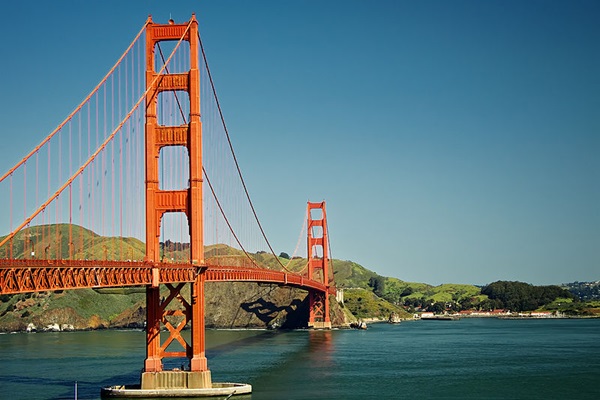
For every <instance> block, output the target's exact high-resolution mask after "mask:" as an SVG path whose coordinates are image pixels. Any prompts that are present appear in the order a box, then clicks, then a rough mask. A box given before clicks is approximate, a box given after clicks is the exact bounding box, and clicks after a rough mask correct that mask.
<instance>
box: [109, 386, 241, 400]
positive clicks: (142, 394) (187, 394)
mask: <svg viewBox="0 0 600 400" xmlns="http://www.w3.org/2000/svg"><path fill="white" fill-rule="evenodd" d="M251 393H252V386H251V385H248V384H245V383H213V386H212V388H204V389H146V390H143V389H140V387H139V385H138V386H130V387H127V386H110V387H105V388H102V390H101V391H100V396H101V398H103V399H148V398H153V399H155V398H170V399H173V398H186V399H189V398H199V397H218V398H220V399H223V398H229V397H231V396H236V398H239V399H240V400H242V399H244V400H246V399H247V400H251V398H252V397H251V395H250V394H251Z"/></svg>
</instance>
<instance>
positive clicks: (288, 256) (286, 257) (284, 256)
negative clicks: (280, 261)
mask: <svg viewBox="0 0 600 400" xmlns="http://www.w3.org/2000/svg"><path fill="white" fill-rule="evenodd" d="M279 257H281V258H285V259H286V260H289V259H290V255H289V254H288V253H286V252H284V251H282V252H281V253H279Z"/></svg>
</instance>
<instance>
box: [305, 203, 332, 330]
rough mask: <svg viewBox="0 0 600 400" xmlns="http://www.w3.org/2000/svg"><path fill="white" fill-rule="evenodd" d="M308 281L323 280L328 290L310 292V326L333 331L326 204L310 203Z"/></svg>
mask: <svg viewBox="0 0 600 400" xmlns="http://www.w3.org/2000/svg"><path fill="white" fill-rule="evenodd" d="M308 279H310V280H321V281H322V282H323V283H324V284H325V286H326V288H327V290H326V291H325V292H319V291H315V290H310V291H309V292H308V296H309V297H308V299H309V307H310V317H309V320H308V326H309V327H312V328H317V329H331V320H330V319H329V239H328V237H327V215H326V213H325V202H324V201H323V202H321V203H311V202H308Z"/></svg>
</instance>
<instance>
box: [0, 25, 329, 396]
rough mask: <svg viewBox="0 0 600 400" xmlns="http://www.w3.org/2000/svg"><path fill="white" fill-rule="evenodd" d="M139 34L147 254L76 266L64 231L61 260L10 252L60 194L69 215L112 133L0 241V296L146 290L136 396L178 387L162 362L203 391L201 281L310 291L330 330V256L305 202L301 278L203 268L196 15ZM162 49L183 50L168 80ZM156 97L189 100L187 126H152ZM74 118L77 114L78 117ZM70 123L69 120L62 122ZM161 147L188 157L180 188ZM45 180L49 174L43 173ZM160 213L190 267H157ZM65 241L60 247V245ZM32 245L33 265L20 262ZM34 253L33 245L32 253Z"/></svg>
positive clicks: (219, 265)
mask: <svg viewBox="0 0 600 400" xmlns="http://www.w3.org/2000/svg"><path fill="white" fill-rule="evenodd" d="M144 30H145V32H146V47H145V51H146V59H145V64H146V70H145V76H146V80H145V82H146V84H145V85H146V92H145V95H144V96H145V97H143V98H142V99H143V100H145V116H146V117H145V118H146V119H145V135H144V141H145V203H146V204H145V205H146V209H145V210H146V211H145V219H146V253H145V257H144V261H131V260H127V261H123V260H120V261H115V260H113V261H110V260H108V259H107V257H106V252H107V248H106V247H105V249H104V253H105V257H104V260H103V261H101V260H87V259H82V258H81V257H79V259H74V257H73V244H74V243H73V241H74V239H73V236H72V232H71V229H72V225H71V224H69V228H68V234H65V236H68V246H69V259H39V257H38V258H35V259H34V251H33V250H34V248H33V244H26V245H25V246H26V247H27V251H25V252H24V253H23V254H24V255H22V256H21V258H19V259H14V258H13V248H12V246H13V238H15V235H16V233H17V232H19V230H21V229H22V228H23V227H29V225H30V222H31V221H32V220H33V217H34V216H35V215H37V214H40V213H42V214H43V213H44V212H45V210H47V209H48V205H49V204H50V203H51V202H52V201H53V200H54V199H55V198H57V196H59V194H60V193H62V192H63V191H65V192H66V193H69V211H70V212H72V207H71V206H70V204H71V200H72V197H71V196H70V194H71V189H72V182H73V180H74V179H75V178H76V177H77V176H78V175H79V174H80V173H81V172H82V171H83V170H84V169H85V168H86V167H87V166H88V165H89V164H90V163H91V162H92V161H93V159H94V157H96V155H97V154H98V153H99V152H100V151H101V150H102V148H104V147H105V146H106V145H107V144H108V143H109V141H110V140H112V137H114V135H115V132H116V131H117V130H115V131H114V132H113V133H112V134H111V135H110V136H109V137H108V138H107V139H106V140H105V142H103V144H102V145H101V146H100V148H98V150H96V152H94V153H93V154H92V155H91V157H90V158H89V160H88V161H86V162H84V163H83V165H82V166H81V167H80V169H79V170H78V171H77V172H76V173H75V174H74V175H73V176H72V177H71V178H70V179H69V180H68V181H67V182H65V183H64V184H63V185H62V186H61V188H60V189H59V190H58V191H56V193H55V194H54V195H53V196H51V197H50V198H49V199H48V200H47V201H46V202H45V203H43V204H42V206H40V207H39V208H38V209H37V211H35V212H34V214H32V215H31V216H30V217H28V218H25V221H24V222H23V224H21V225H20V227H19V228H17V229H15V230H14V231H13V232H11V233H10V234H9V235H8V236H6V237H4V238H0V239H1V240H0V250H2V251H3V253H2V254H4V256H3V257H7V258H4V259H0V295H4V294H17V293H27V292H40V291H52V290H69V289H80V288H103V287H127V286H145V287H146V303H147V304H146V305H147V310H146V311H147V316H146V318H147V319H146V323H147V334H146V348H147V354H146V359H145V362H144V370H143V373H142V388H147V389H154V388H159V387H173V386H177V387H179V386H181V382H176V383H175V384H174V385H172V384H171V383H170V380H171V378H172V377H173V376H174V375H170V372H171V371H165V370H164V364H163V359H169V358H187V359H188V360H189V371H186V374H185V376H186V382H184V383H183V386H184V387H188V388H202V387H210V386H211V385H212V382H211V375H210V371H209V369H208V364H207V360H206V355H205V343H204V339H205V338H204V330H205V329H204V328H205V326H204V284H205V282H217V281H219V282H225V281H229V282H262V283H272V284H278V285H286V286H292V287H297V288H300V289H304V290H308V291H309V301H310V317H309V326H311V327H314V328H330V327H331V321H330V319H329V295H334V294H335V292H336V290H335V286H334V284H333V279H332V277H331V279H330V273H331V270H330V258H329V257H330V253H329V240H328V232H327V219H326V213H325V202H321V203H310V202H309V203H308V258H309V261H308V266H307V276H304V275H302V274H300V273H292V272H290V271H288V270H286V269H285V267H282V268H284V270H280V271H278V270H272V269H267V268H261V267H259V266H258V265H257V264H256V262H255V261H254V260H252V259H251V258H250V256H249V255H248V253H246V256H247V259H245V261H243V260H238V262H233V261H232V260H231V259H229V258H221V259H218V257H213V258H209V259H205V258H204V257H205V256H204V232H203V224H204V216H203V193H202V186H203V162H202V161H203V160H202V123H201V121H200V70H199V65H198V64H199V61H198V60H199V52H200V51H201V48H200V43H199V35H198V22H197V21H196V18H195V16H192V18H191V20H190V21H189V22H188V23H185V24H175V23H173V22H172V21H170V23H169V24H162V25H161V24H155V23H154V22H153V21H152V19H151V18H150V17H149V18H148V21H147V22H146V25H145V28H144ZM140 33H141V32H140ZM139 35H140V34H138V37H139ZM136 40H137V38H136ZM162 41H177V43H178V44H177V46H179V45H180V44H181V43H182V42H185V43H187V45H189V58H190V60H189V70H187V71H185V72H177V73H169V70H168V69H167V68H166V65H167V64H168V62H164V66H163V67H162V68H161V69H160V70H159V71H157V70H156V57H155V48H156V47H157V44H158V43H159V42H162ZM130 48H131V46H130ZM106 79H107V78H105V79H104V80H103V82H105V81H106ZM99 86H100V85H99ZM97 90H98V87H97V88H96V89H94V92H95V91H97ZM163 92H166V93H170V92H178V93H185V94H187V96H188V97H189V119H188V120H186V123H185V124H182V125H177V126H166V125H161V124H160V123H159V121H158V118H157V115H158V113H159V111H160V110H159V106H158V104H159V102H158V101H157V98H158V96H159V94H160V93H163ZM88 98H89V96H88ZM142 99H140V100H139V101H138V103H137V104H136V105H135V106H134V109H135V107H137V105H139V104H140V102H143V100H142ZM86 101H87V100H86ZM84 103H85V102H84ZM80 109H81V106H80V107H78V109H77V110H80ZM133 111H134V110H131V111H130V112H129V113H128V114H127V116H126V117H125V118H124V119H123V121H122V122H121V123H120V124H119V128H120V127H121V126H122V125H123V124H124V123H125V121H127V119H128V118H129V116H130V115H131V114H132V112H133ZM88 113H89V109H88ZM96 113H97V111H96ZM73 115H74V114H71V115H70V116H69V117H68V118H67V120H69V119H70V118H71V117H72V116H73ZM88 124H89V122H88ZM63 125H64V123H63V124H61V126H63ZM59 128H60V127H59ZM55 133H56V131H54V132H53V133H52V134H51V135H50V136H49V137H48V138H47V139H46V140H45V141H44V142H42V145H43V144H44V143H45V142H46V141H48V140H49V138H51V137H52V136H53V135H54V134H55ZM40 146H41V145H40ZM40 146H38V147H37V148H36V149H35V151H33V152H31V153H30V154H29V155H28V156H26V157H25V158H24V159H23V160H22V161H21V162H20V163H19V164H17V165H16V166H15V167H14V168H12V169H11V170H10V171H9V173H7V174H5V175H3V176H2V177H0V182H2V181H3V180H5V179H8V178H9V177H10V179H12V174H13V172H14V171H15V170H16V169H17V168H18V167H19V166H21V165H25V164H26V162H27V161H28V160H29V159H30V158H31V157H32V156H35V155H36V154H38V150H39V147H40ZM168 146H181V147H185V149H186V150H187V154H188V155H189V164H188V165H189V184H188V187H186V188H183V189H176V190H163V189H161V185H160V183H161V182H160V179H159V178H160V174H159V159H160V157H161V149H163V148H165V147H168ZM49 165H50V164H49ZM48 171H50V168H49V169H48ZM48 173H50V172H48ZM11 190H12V189H11ZM36 193H37V190H36ZM213 194H214V192H213ZM11 196H12V192H11ZM36 197H37V194H36ZM215 197H216V195H215ZM166 213H183V214H185V216H186V217H187V224H188V230H189V239H190V249H189V251H190V259H189V260H188V261H186V262H182V263H164V262H163V260H162V259H161V256H160V251H161V247H160V246H161V244H160V242H159V237H160V230H161V223H162V221H163V218H164V216H165V214H166ZM315 214H318V215H315ZM70 218H71V217H69V219H70ZM11 219H12V214H11ZM11 225H12V223H11ZM41 232H43V230H41ZM53 236H55V239H56V243H53V242H51V239H50V235H47V236H46V241H45V242H44V241H42V244H40V245H41V246H46V247H45V249H46V251H48V250H49V249H51V248H52V249H53V248H56V253H55V254H56V255H55V257H56V258H60V255H59V254H60V252H59V248H60V246H59V243H60V239H61V238H60V236H61V235H60V234H59V233H58V232H57V233H56V235H53ZM63 239H65V240H66V238H63ZM27 240H31V239H26V240H25V243H29V242H27ZM52 240H53V239H52ZM30 245H31V258H29V256H28V255H27V252H28V250H29V246H30ZM40 245H38V252H39V246H40ZM3 246H4V249H3ZM7 249H8V251H7ZM46 251H44V253H45V252H46ZM244 252H245V251H244ZM45 258H52V257H45ZM232 264H235V265H232ZM161 288H162V291H161ZM171 303H173V304H171ZM177 303H178V304H177ZM186 326H189V327H191V331H192V332H191V339H190V341H189V342H188V341H186V340H185V339H184V337H183V336H182V335H181V331H182V329H183V328H184V327H186ZM161 332H162V337H161ZM177 346H180V347H181V350H180V351H176V350H173V347H177ZM177 376H181V373H178V374H177Z"/></svg>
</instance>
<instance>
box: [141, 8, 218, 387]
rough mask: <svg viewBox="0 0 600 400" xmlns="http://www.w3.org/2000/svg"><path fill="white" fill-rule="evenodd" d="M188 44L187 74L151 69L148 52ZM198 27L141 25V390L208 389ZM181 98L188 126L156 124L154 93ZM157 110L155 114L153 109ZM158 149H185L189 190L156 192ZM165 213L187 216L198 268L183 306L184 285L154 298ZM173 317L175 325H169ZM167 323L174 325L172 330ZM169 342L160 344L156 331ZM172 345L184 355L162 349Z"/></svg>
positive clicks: (195, 24)
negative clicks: (177, 362)
mask: <svg viewBox="0 0 600 400" xmlns="http://www.w3.org/2000/svg"><path fill="white" fill-rule="evenodd" d="M181 38H183V40H184V41H182V43H181V45H184V44H186V43H185V42H188V43H189V50H190V51H189V55H190V64H189V65H190V69H189V71H187V72H184V73H173V74H171V73H169V70H168V69H166V68H163V69H162V70H159V71H156V67H155V66H156V62H155V61H156V60H155V48H156V45H157V43H159V42H161V41H179V40H180V39H181ZM198 52H199V39H198V22H197V21H196V17H195V15H192V19H191V20H190V21H189V23H185V24H175V23H173V21H169V24H167V25H160V24H155V23H153V22H152V18H151V17H149V18H148V21H147V24H146V88H147V90H148V91H147V94H146V131H145V140H146V150H145V151H146V255H145V261H146V262H149V263H154V265H155V267H154V268H153V270H152V285H150V286H147V288H146V307H147V309H146V345H147V346H146V360H145V364H144V371H143V373H142V389H159V388H169V387H183V388H207V387H211V386H212V382H211V375H210V371H209V369H208V365H207V360H206V355H205V343H204V282H205V268H203V267H204V238H203V215H202V211H203V204H202V201H203V200H202V181H203V177H202V124H201V122H200V74H199V69H198V54H199V53H198ZM166 91H171V92H174V91H178V92H179V93H182V92H187V94H188V95H189V107H190V115H189V121H188V123H187V124H186V125H182V126H165V125H160V124H159V122H158V119H157V109H158V102H157V98H158V95H159V93H161V92H166ZM158 111H160V110H158ZM165 146H184V147H186V148H187V151H188V155H189V178H190V179H189V187H188V188H185V189H183V190H161V189H160V186H159V157H160V150H161V148H163V147H165ZM169 212H183V213H185V214H186V216H187V220H188V226H189V234H190V255H191V257H190V258H191V259H190V262H191V263H192V264H193V265H195V266H197V267H198V269H197V272H198V273H197V277H196V280H195V281H194V282H193V283H190V284H189V285H190V286H191V288H190V292H191V296H190V300H189V301H188V300H186V298H185V297H186V296H185V295H184V292H183V290H184V287H185V286H186V285H187V284H184V283H180V284H166V285H165V286H166V287H167V289H168V290H169V294H168V295H167V296H165V298H162V299H161V294H160V290H159V285H160V275H161V270H160V267H159V266H157V265H158V264H156V263H158V262H160V261H161V260H160V243H159V239H160V225H161V220H162V217H163V215H164V214H165V213H169ZM172 300H177V301H178V302H179V303H181V306H182V307H179V308H183V310H178V309H174V308H173V307H171V308H169V307H168V306H169V304H170V303H171V301H172ZM175 319H178V320H179V323H176V322H174V320H175ZM171 322H173V323H174V324H175V325H176V326H173V324H172V323H171ZM187 323H190V325H191V331H192V333H191V343H187V341H186V340H185V339H184V338H183V336H182V335H181V330H182V329H183V328H184V327H185V326H186V324H187ZM162 326H164V328H166V331H167V334H168V337H167V338H166V340H165V341H164V342H163V341H161V327H162ZM177 343H179V344H180V345H181V347H182V348H183V351H170V349H169V351H168V348H169V346H170V345H172V344H173V345H175V346H176V345H177ZM182 357H186V358H188V360H189V371H185V373H183V374H182V372H180V371H163V363H162V360H163V358H182Z"/></svg>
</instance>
